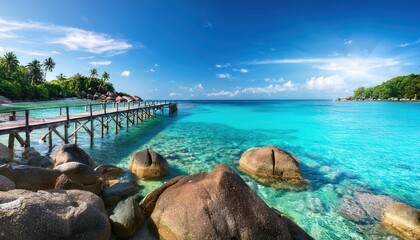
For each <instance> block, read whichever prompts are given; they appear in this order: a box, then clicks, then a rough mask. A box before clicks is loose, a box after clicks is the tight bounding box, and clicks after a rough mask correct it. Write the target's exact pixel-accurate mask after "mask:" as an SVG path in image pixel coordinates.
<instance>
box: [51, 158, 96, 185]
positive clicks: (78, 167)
mask: <svg viewBox="0 0 420 240" xmlns="http://www.w3.org/2000/svg"><path fill="white" fill-rule="evenodd" d="M54 169H57V170H58V171H60V172H61V173H63V174H65V175H67V176H68V177H69V178H70V179H72V180H73V181H76V182H78V183H81V184H84V185H91V184H95V183H97V182H99V181H100V179H99V177H98V175H97V174H96V172H95V170H93V168H91V167H89V166H88V165H86V164H83V163H79V162H66V163H63V164H61V165H58V166H57V167H55V168H54Z"/></svg>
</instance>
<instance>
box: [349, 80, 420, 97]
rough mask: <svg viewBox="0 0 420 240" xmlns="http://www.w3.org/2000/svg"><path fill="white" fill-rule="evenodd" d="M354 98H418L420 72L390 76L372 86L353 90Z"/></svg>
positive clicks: (419, 95) (419, 94) (419, 92)
mask: <svg viewBox="0 0 420 240" xmlns="http://www.w3.org/2000/svg"><path fill="white" fill-rule="evenodd" d="M353 97H354V98H355V99H390V98H398V99H416V100H418V99H420V74H410V75H407V76H399V77H395V78H392V79H390V80H388V81H386V82H383V83H382V84H380V85H377V86H374V87H368V88H365V87H359V88H358V89H356V90H354V96H353Z"/></svg>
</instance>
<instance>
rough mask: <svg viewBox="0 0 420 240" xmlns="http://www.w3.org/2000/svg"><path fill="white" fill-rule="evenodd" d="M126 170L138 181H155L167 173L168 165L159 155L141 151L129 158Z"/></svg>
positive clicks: (145, 150) (146, 150)
mask: <svg viewBox="0 0 420 240" xmlns="http://www.w3.org/2000/svg"><path fill="white" fill-rule="evenodd" d="M128 169H130V171H131V172H132V173H133V174H135V175H136V176H137V177H138V178H140V179H157V178H160V177H162V176H165V175H167V174H168V173H169V164H168V162H167V161H166V160H165V158H163V157H162V156H161V155H160V154H159V153H157V152H155V151H153V150H150V149H143V150H141V151H138V152H136V153H134V154H133V156H131V158H130V163H129V166H128Z"/></svg>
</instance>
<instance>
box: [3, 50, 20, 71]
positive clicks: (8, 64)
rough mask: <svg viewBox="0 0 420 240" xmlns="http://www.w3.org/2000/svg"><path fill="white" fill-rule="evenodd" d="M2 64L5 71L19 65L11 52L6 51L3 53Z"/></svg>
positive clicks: (12, 69)
mask: <svg viewBox="0 0 420 240" xmlns="http://www.w3.org/2000/svg"><path fill="white" fill-rule="evenodd" d="M3 64H4V67H5V68H6V70H7V72H9V73H10V72H12V71H14V70H16V68H17V67H18V66H19V60H18V59H17V57H16V55H15V54H14V53H13V52H7V53H6V54H4V62H3Z"/></svg>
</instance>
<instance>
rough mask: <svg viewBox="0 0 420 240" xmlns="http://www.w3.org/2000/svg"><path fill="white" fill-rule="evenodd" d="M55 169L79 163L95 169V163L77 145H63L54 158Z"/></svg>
mask: <svg viewBox="0 0 420 240" xmlns="http://www.w3.org/2000/svg"><path fill="white" fill-rule="evenodd" d="M53 162H54V167H57V166H58V165H61V164H63V163H67V162H79V163H83V164H85V165H88V166H90V167H92V168H95V162H94V161H93V160H92V159H91V158H90V157H89V155H87V154H86V152H85V151H83V149H81V148H79V147H78V146H77V145H76V144H64V145H62V146H61V147H60V148H59V149H58V150H57V152H55V154H54V156H53Z"/></svg>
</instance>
